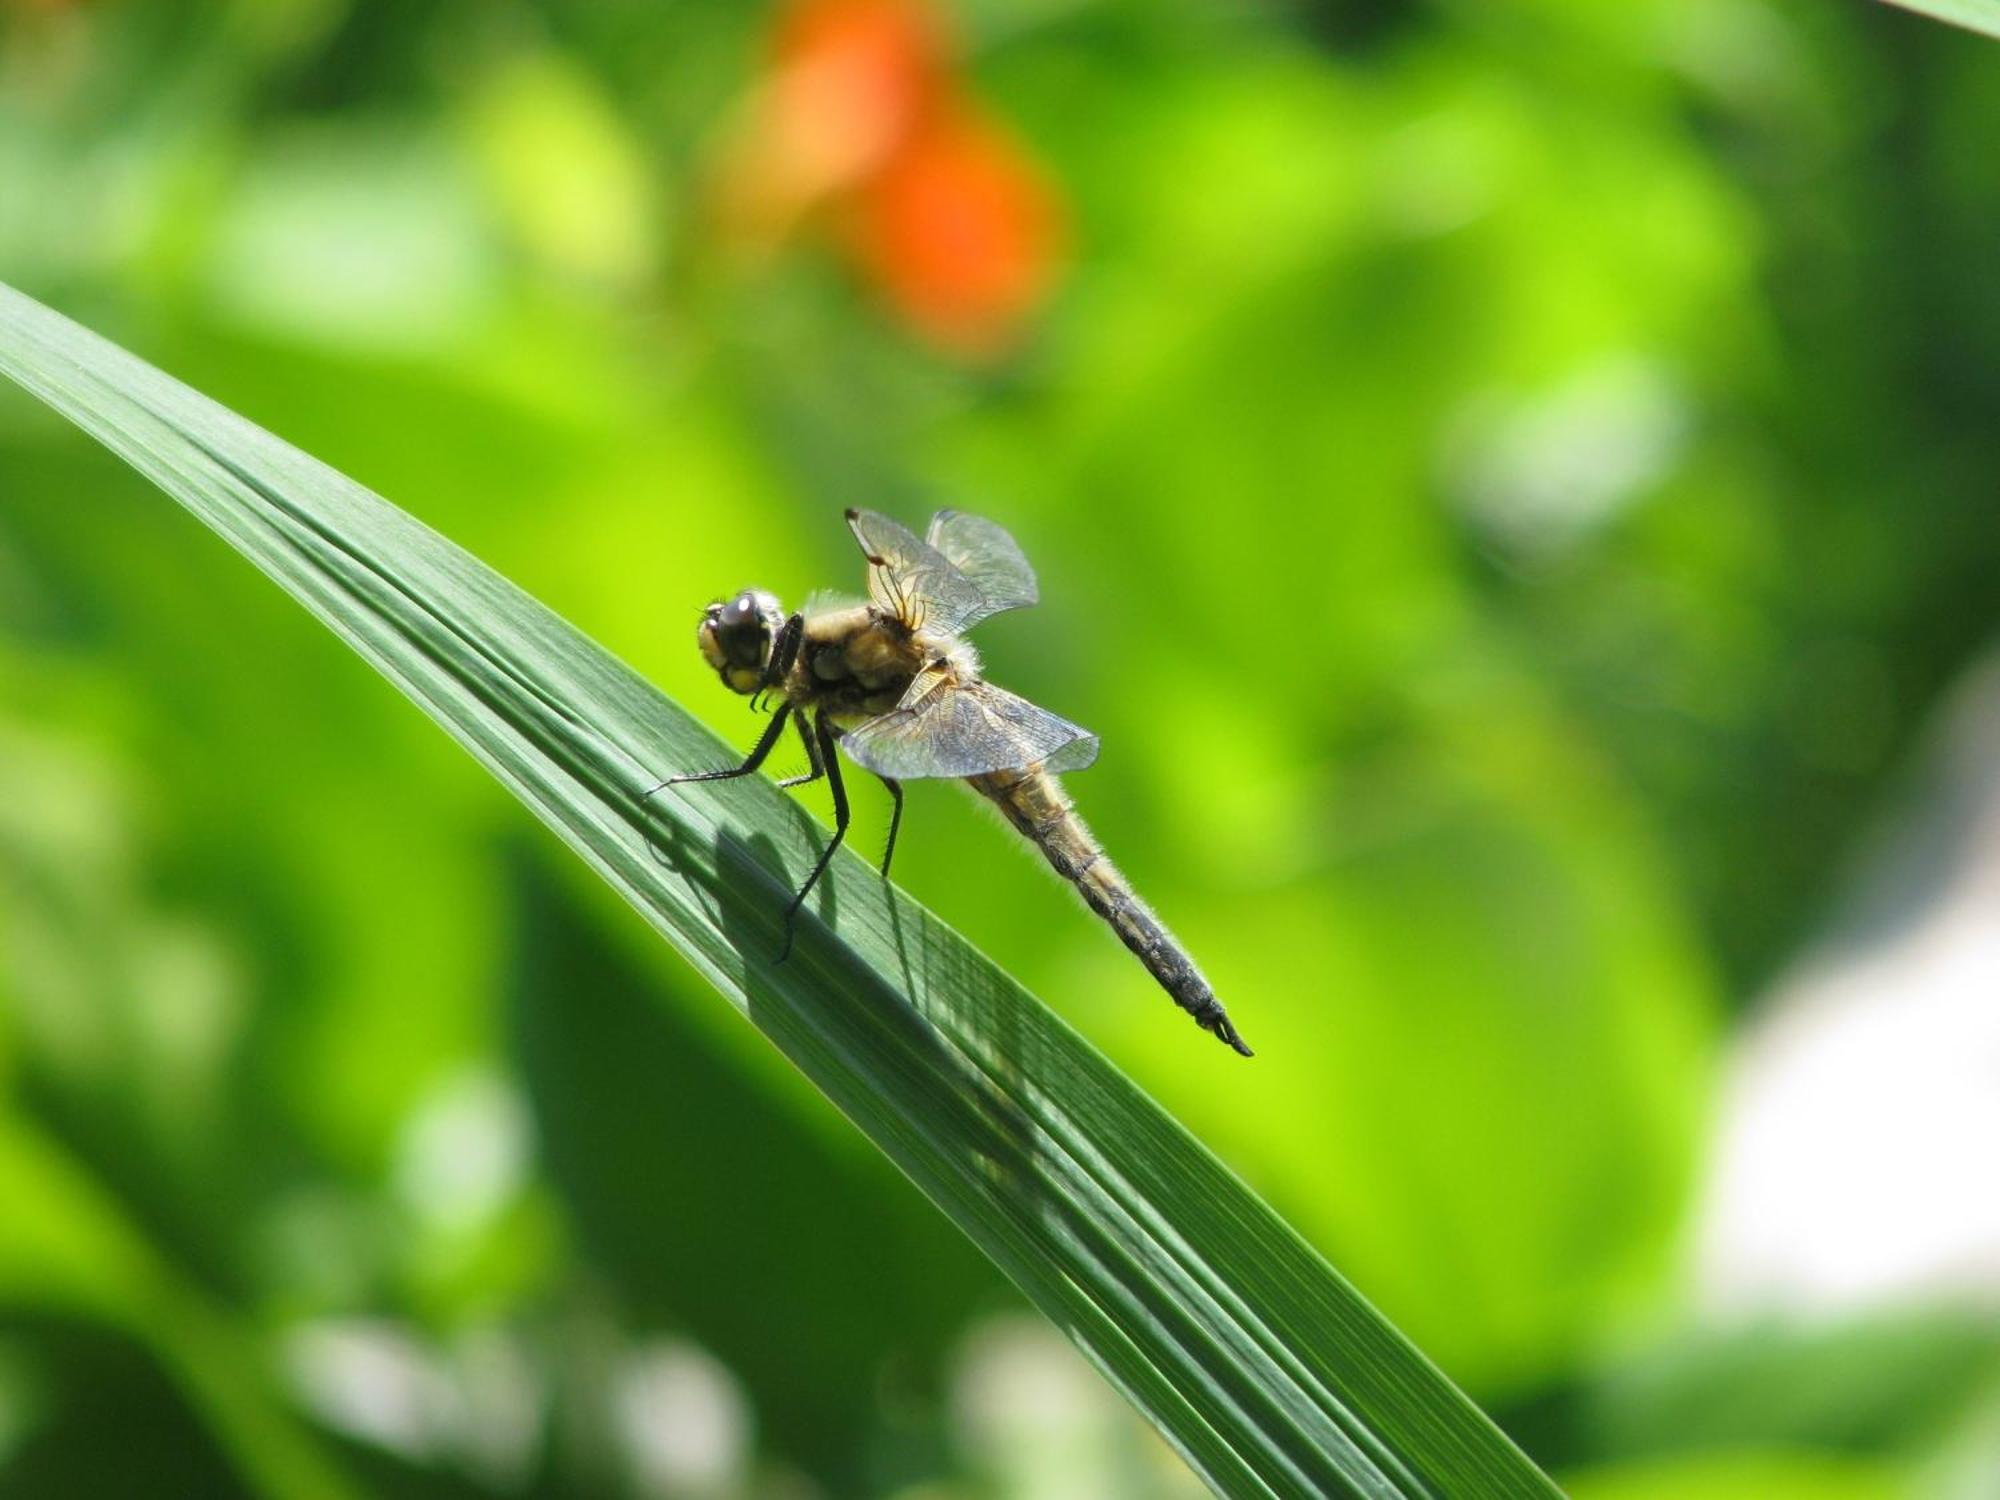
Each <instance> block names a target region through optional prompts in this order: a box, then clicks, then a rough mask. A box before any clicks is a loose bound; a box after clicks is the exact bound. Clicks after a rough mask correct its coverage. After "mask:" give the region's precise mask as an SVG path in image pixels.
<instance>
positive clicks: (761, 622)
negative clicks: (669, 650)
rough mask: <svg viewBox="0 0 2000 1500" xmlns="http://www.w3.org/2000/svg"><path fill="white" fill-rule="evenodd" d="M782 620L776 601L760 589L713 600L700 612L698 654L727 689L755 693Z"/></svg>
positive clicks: (761, 681) (759, 685)
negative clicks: (705, 660)
mask: <svg viewBox="0 0 2000 1500" xmlns="http://www.w3.org/2000/svg"><path fill="white" fill-rule="evenodd" d="M782 618H783V612H782V611H781V610H780V609H779V607H778V601H777V599H776V598H774V597H773V596H772V595H770V594H767V593H764V592H763V591H762V590H760V589H745V590H744V591H743V592H742V593H740V594H738V595H736V596H735V597H734V598H731V599H722V600H717V601H716V602H715V603H714V604H711V605H709V606H708V608H707V609H706V610H704V611H702V616H701V626H700V630H699V639H700V642H701V654H702V655H703V656H704V657H706V658H707V660H708V664H709V665H710V666H711V667H713V668H715V670H716V672H717V673H718V674H719V675H720V676H721V678H722V680H723V681H724V682H725V683H727V684H728V685H729V686H730V687H731V688H733V689H735V690H736V691H737V692H739V693H752V692H755V691H756V690H757V689H758V688H759V687H761V686H763V678H764V668H765V667H766V666H767V665H768V664H769V662H770V660H771V641H772V638H773V637H775V636H776V635H777V633H778V625H779V622H780V621H781V620H782Z"/></svg>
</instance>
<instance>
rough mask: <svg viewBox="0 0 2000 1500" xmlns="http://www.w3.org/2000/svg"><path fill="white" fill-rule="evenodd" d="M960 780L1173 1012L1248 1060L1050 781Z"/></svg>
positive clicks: (1017, 776)
mask: <svg viewBox="0 0 2000 1500" xmlns="http://www.w3.org/2000/svg"><path fill="white" fill-rule="evenodd" d="M967 779H968V780H969V781H970V782H971V783H972V785H973V786H974V787H975V788H976V789H977V790H978V791H979V792H980V793H981V794H982V795H984V796H986V797H988V798H990V799H991V800H992V801H993V803H994V804H995V805H996V806H997V807H998V808H999V809H1000V811H1001V812H1002V813H1003V814H1005V815H1006V818H1007V821H1008V822H1010V823H1012V824H1013V825H1014V827H1015V828H1017V829H1019V830H1020V832H1021V833H1022V835H1023V836H1025V837H1026V838H1027V839H1028V840H1029V841H1030V842H1032V843H1033V844H1034V846H1035V847H1036V848H1037V849H1040V850H1041V851H1042V854H1043V856H1044V857H1045V858H1046V859H1047V860H1048V862H1049V863H1050V864H1051V865H1052V866H1054V868H1055V871H1056V873H1057V874H1058V875H1060V876H1062V877H1063V879H1065V880H1067V881H1069V882H1070V884H1072V885H1074V886H1075V887H1076V888H1077V891H1078V893H1079V894H1081V895H1082V897H1083V899H1084V901H1085V903H1086V904H1087V905H1088V906H1089V907H1090V909H1091V910H1092V911H1094V912H1096V913H1097V914H1098V915H1099V916H1100V917H1102V918H1104V920H1105V921H1106V922H1108V923H1110V924H1111V928H1112V930H1113V931H1114V932H1116V933H1117V934H1118V936H1119V937H1120V939H1122V940H1123V941H1124V944H1125V946H1126V947H1127V948H1130V949H1131V950H1132V952H1133V953H1135V954H1136V955H1138V958H1139V961H1140V962H1141V963H1143V964H1144V965H1145V966H1146V968H1147V970H1148V971H1149V972H1150V973H1151V974H1152V976H1153V977H1154V978H1155V979H1157V980H1158V981H1159V982H1160V985H1161V987H1162V988H1164V989H1165V990H1166V992H1167V993H1168V994H1169V995H1171V996H1172V997H1173V1000H1174V1003H1175V1004H1176V1005H1178V1006H1180V1008H1181V1009H1182V1010H1184V1011H1186V1012H1187V1013H1188V1014H1189V1015H1191V1016H1193V1017H1194V1019H1195V1022H1196V1024H1197V1025H1199V1026H1201V1027H1202V1028H1203V1029H1204V1030H1206V1031H1211V1032H1213V1033H1215V1035H1216V1036H1217V1037H1219V1038H1221V1040H1223V1041H1225V1042H1227V1043H1228V1044H1229V1045H1230V1046H1232V1047H1234V1048H1235V1049H1236V1050H1237V1051H1238V1052H1240V1053H1242V1054H1243V1055H1244V1056H1245V1057H1248V1056H1250V1055H1251V1053H1250V1048H1249V1047H1248V1046H1246V1045H1245V1044H1244V1041H1243V1038H1242V1037H1240V1036H1238V1035H1237V1033H1236V1027H1235V1026H1234V1025H1233V1024H1231V1022H1230V1019H1229V1013H1228V1012H1227V1011H1225V1010H1224V1009H1223V1008H1222V1002H1221V1001H1219V1000H1217V999H1216V998H1215V991H1214V990H1212V989H1211V988H1209V984H1208V981H1207V980H1206V979H1204V978H1203V977H1202V975H1201V971H1200V970H1199V969H1197V968H1196V967H1195V966H1194V960H1193V959H1192V958H1190V957H1188V953H1187V950H1186V949H1185V948H1183V947H1181V945H1180V944H1179V943H1178V942H1176V941H1175V940H1174V935H1173V934H1172V933H1170V932H1168V931H1167V929H1166V927H1165V925H1164V924H1162V923H1161V921H1160V919H1159V918H1158V917H1156V916H1154V915H1153V912H1152V909H1151V908H1150V907H1148V906H1147V905H1146V903H1145V902H1144V901H1142V900H1140V899H1139V895H1138V893H1137V892H1136V891H1134V890H1133V889H1132V887H1131V885H1130V884H1129V883H1128V882H1127V881H1126V879H1125V877H1124V876H1123V875H1121V874H1119V873H1118V868H1117V866H1115V865H1114V864H1112V863H1111V861H1110V860H1109V859H1107V858H1106V857H1105V854H1104V849H1103V846H1102V845H1100V844H1099V843H1098V842H1097V839H1096V838H1095V837H1094V836H1093V835H1092V833H1091V831H1090V829H1089V828H1088V827H1086V826H1085V824H1084V821H1083V819H1082V818H1080V817H1078V816H1077V814H1076V808H1075V806H1074V805H1073V804H1072V803H1071V802H1070V800H1069V798H1068V797H1067V796H1066V795H1065V794H1064V792H1063V789H1062V783H1061V782H1060V781H1058V780H1057V779H1056V778H1055V776H1053V775H1051V774H1050V773H1049V772H1047V771H1040V770H1026V771H994V772H990V773H988V774H987V775H984V776H973V777H968V778H967Z"/></svg>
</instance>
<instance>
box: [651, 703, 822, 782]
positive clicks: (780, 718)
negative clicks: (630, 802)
mask: <svg viewBox="0 0 2000 1500" xmlns="http://www.w3.org/2000/svg"><path fill="white" fill-rule="evenodd" d="M791 712H792V706H791V704H789V703H780V704H779V705H778V711H777V712H776V713H774V714H772V715H771V722H770V724H769V725H767V726H766V727H765V730H764V733H763V735H762V736H761V737H760V738H759V739H758V741H757V743H756V745H755V746H754V747H753V748H752V749H751V751H750V754H749V756H748V757H747V758H746V759H745V760H744V762H743V764H742V765H740V766H729V767H727V768H725V769H723V770H720V771H693V772H690V773H689V774H688V775H685V776H669V777H668V778H667V779H666V780H665V781H660V782H655V783H654V784H653V785H652V786H649V787H647V788H646V790H645V791H643V792H641V793H640V794H639V796H640V798H641V800H643V799H645V798H647V797H650V796H652V795H653V793H655V792H657V791H661V790H663V789H664V788H666V787H670V786H679V785H680V784H681V783H682V782H687V781H728V780H730V779H731V778H732V777H737V776H748V775H750V774H751V772H753V771H755V770H756V769H757V768H758V767H759V766H761V765H763V764H764V760H765V758H766V757H767V756H769V755H770V753H771V748H772V747H773V746H774V745H776V744H777V743H778V736H779V735H781V734H783V733H784V732H785V720H786V719H787V718H789V717H790V716H791Z"/></svg>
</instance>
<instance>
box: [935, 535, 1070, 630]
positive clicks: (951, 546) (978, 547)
mask: <svg viewBox="0 0 2000 1500" xmlns="http://www.w3.org/2000/svg"><path fill="white" fill-rule="evenodd" d="M924 540H925V541H927V542H929V543H930V545H931V546H932V547H933V548H934V549H935V550H936V551H937V553H938V554H939V555H940V556H941V557H943V558H944V559H945V561H946V562H948V563H950V564H951V565H952V566H953V567H954V568H956V569H958V571H959V572H960V573H962V574H964V575H965V576H966V577H967V578H968V579H970V580H971V581H972V583H973V585H974V587H976V588H977V589H978V590H979V592H980V593H981V594H982V595H983V596H984V598H985V603H983V604H982V605H981V606H980V608H979V610H978V611H977V612H976V613H975V614H973V615H972V616H971V617H970V618H969V619H967V620H966V621H965V622H964V624H965V625H971V624H973V623H974V622H976V621H979V620H983V619H985V618H986V617H987V616H988V615H997V614H999V613H1000V611H1001V610H1003V609H1020V608H1021V607H1022V606H1024V605H1029V604H1033V603H1034V602H1035V601H1036V600H1037V599H1038V598H1040V597H1041V595H1040V593H1039V592H1038V591H1037V589H1036V588H1035V570H1034V569H1033V568H1031V567H1029V566H1028V559H1027V558H1026V557H1024V556H1022V554H1021V548H1020V544H1019V543H1017V542H1016V541H1015V540H1014V539H1013V538H1012V537H1011V536H1009V535H1008V534H1007V533H1006V531H1005V530H1004V529H1002V528H1001V527H999V526H996V525H994V524H993V523H992V522H991V521H987V520H982V519H981V518H980V517H978V516H968V515H967V514H966V513H965V512H964V511H962V510H941V511H939V512H938V513H937V514H936V515H935V516H933V517H931V526H930V532H929V534H928V535H927V536H926V537H925V538H924Z"/></svg>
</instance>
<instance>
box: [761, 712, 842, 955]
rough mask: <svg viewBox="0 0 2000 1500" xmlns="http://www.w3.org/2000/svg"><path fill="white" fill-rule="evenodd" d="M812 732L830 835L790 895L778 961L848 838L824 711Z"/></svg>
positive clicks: (837, 761) (835, 758)
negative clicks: (829, 809)
mask: <svg viewBox="0 0 2000 1500" xmlns="http://www.w3.org/2000/svg"><path fill="white" fill-rule="evenodd" d="M813 735H814V737H815V738H816V739H818V741H819V764H820V769H821V770H822V771H823V772H824V773H825V774H826V784H827V789H828V790H829V791H831V792H832V793H833V837H832V838H830V839H828V840H827V841H826V847H825V848H824V849H822V850H821V851H820V855H819V862H818V863H817V864H815V865H814V866H813V867H812V874H810V875H808V876H806V883H805V884H804V885H802V886H800V887H799V893H798V894H797V895H796V896H794V897H792V904H791V905H790V906H788V907H786V908H785V946H784V947H783V949H781V950H780V951H779V953H778V962H779V963H783V962H784V961H785V960H786V959H787V958H790V957H791V954H792V938H793V936H794V935H795V934H796V933H797V931H798V921H799V908H801V907H802V906H804V905H805V904H806V897H807V896H809V895H811V894H812V888H813V887H814V886H816V885H818V884H819V878H820V876H822V875H824V874H825V873H826V867H827V866H828V865H829V864H831V863H832V862H833V851H834V850H836V849H838V848H839V847H840V841H841V840H842V839H844V838H846V837H847V824H848V821H849V819H848V812H847V783H846V782H845V781H843V780H841V776H840V759H839V756H838V754H837V753H836V752H835V750H834V748H833V724H832V723H831V721H829V720H828V718H827V716H826V715H825V713H823V712H822V713H819V714H816V715H814V717H813Z"/></svg>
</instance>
